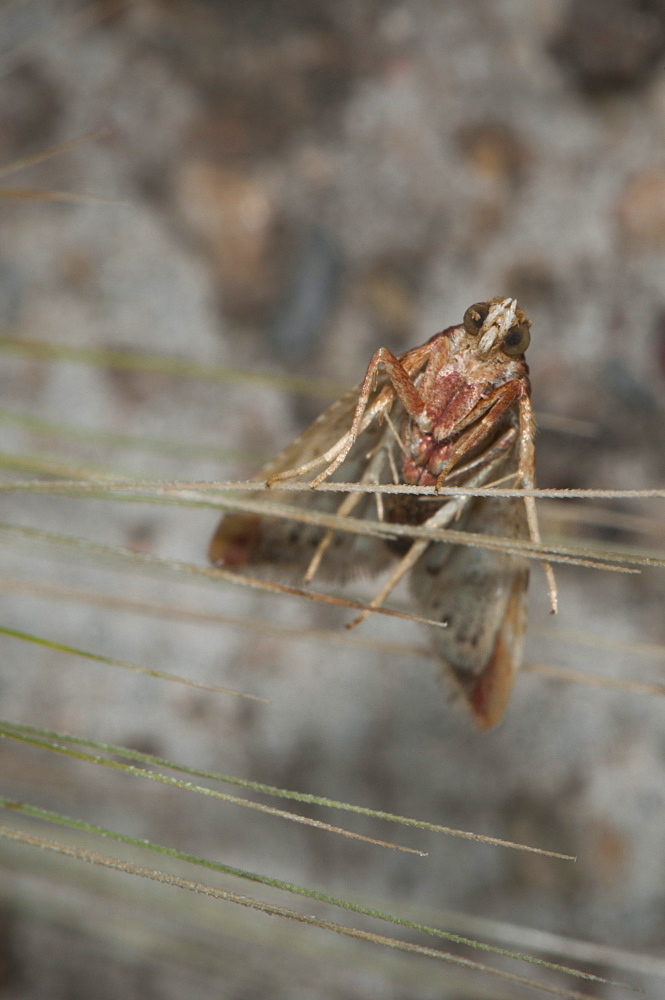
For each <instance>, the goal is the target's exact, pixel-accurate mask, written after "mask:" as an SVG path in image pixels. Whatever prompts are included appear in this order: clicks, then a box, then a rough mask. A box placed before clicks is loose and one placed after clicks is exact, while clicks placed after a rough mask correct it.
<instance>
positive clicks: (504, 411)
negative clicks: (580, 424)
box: [209, 297, 556, 730]
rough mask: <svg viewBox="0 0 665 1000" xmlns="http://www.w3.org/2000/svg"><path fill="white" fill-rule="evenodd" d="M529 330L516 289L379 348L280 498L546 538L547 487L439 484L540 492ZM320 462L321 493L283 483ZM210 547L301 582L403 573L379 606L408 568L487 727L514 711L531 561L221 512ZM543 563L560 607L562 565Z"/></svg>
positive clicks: (301, 446)
mask: <svg viewBox="0 0 665 1000" xmlns="http://www.w3.org/2000/svg"><path fill="white" fill-rule="evenodd" d="M530 328H531V321H530V320H529V319H528V317H527V316H526V314H525V313H524V312H523V311H522V310H521V309H520V308H519V307H518V305H517V303H516V301H515V300H514V299H511V298H501V297H497V298H493V299H490V300H489V301H487V302H478V303H476V304H475V305H472V306H470V307H469V308H468V309H467V310H466V312H465V314H464V318H463V321H462V323H460V324H459V325H457V326H450V327H448V328H447V329H445V330H443V331H441V332H440V333H436V334H435V335H434V336H433V337H431V338H430V339H429V340H428V341H427V342H426V343H425V344H423V345H422V346H420V347H415V348H413V349H412V350H410V351H407V352H406V353H404V354H401V355H399V356H396V355H394V354H392V353H391V352H390V351H389V350H387V349H386V348H384V347H381V348H379V350H378V351H377V352H376V353H375V354H374V356H373V357H372V359H371V361H370V363H369V366H368V368H367V372H366V374H365V377H364V379H363V381H362V383H361V384H360V386H358V387H356V388H355V389H353V390H351V391H350V392H348V393H346V394H345V395H344V396H342V398H341V399H340V400H338V401H337V402H336V403H334V404H333V405H332V406H331V407H330V408H329V409H328V410H326V411H325V413H323V414H322V415H321V416H320V417H319V418H318V419H317V420H315V421H314V423H313V424H312V425H311V427H309V429H308V430H306V431H305V432H304V433H303V434H302V435H301V436H300V437H299V438H297V440H296V441H294V442H293V444H291V445H289V446H288V447H287V448H286V449H285V450H284V451H282V452H281V453H280V454H279V455H278V456H277V458H275V459H274V460H273V461H272V462H270V463H269V464H268V465H267V466H266V467H265V468H264V469H263V470H262V471H261V473H260V474H259V476H258V477H257V478H258V479H265V481H266V485H267V486H268V487H271V488H272V489H271V499H274V500H275V501H278V502H281V503H286V504H290V505H291V506H293V505H294V504H295V505H297V506H300V507H302V508H303V509H306V510H308V511H311V510H316V511H318V512H322V513H336V514H338V515H344V516H345V517H346V518H347V519H352V518H363V519H369V520H372V521H378V522H380V523H381V524H382V525H385V526H386V527H389V526H390V525H391V524H392V525H397V524H400V525H409V526H421V525H422V526H426V527H428V528H429V527H431V528H439V529H440V528H448V529H452V530H461V531H465V532H477V533H480V534H481V535H482V534H486V535H492V536H500V537H502V538H504V539H509V540H519V539H528V538H530V539H531V540H532V541H534V542H539V541H540V535H539V530H538V522H537V518H536V510H535V501H534V499H533V498H532V497H523V498H522V497H512V498H503V497H493V496H484V497H473V496H468V495H467V496H454V495H453V496H451V495H445V496H444V495H441V496H437V495H436V490H437V489H440V488H441V487H442V486H446V487H455V486H459V487H465V488H478V487H486V486H489V485H496V484H498V483H500V484H502V485H505V486H508V487H514V488H517V489H521V488H524V489H530V488H532V487H533V485H534V432H535V421H534V417H533V411H532V407H531V399H530V385H529V369H528V367H527V364H526V361H525V360H524V352H525V351H526V349H527V347H528V346H529V342H530ZM313 473H317V474H316V476H315V477H314V478H313V479H311V482H310V485H311V487H312V491H311V492H309V491H307V492H290V493H289V492H287V491H284V490H282V491H279V490H276V489H275V486H276V484H278V483H279V482H283V481H286V480H291V479H306V480H308V479H309V477H310V476H311V475H312V474H313ZM326 480H330V481H332V482H335V481H337V482H349V483H350V482H357V483H368V484H372V483H381V484H387V483H395V484H409V485H412V486H429V487H432V486H433V487H435V490H434V491H432V490H430V491H429V495H427V496H418V495H417V494H416V495H414V494H412V493H411V494H390V493H383V494H378V493H374V494H373V493H371V492H366V493H347V494H343V493H334V492H329V491H326V492H320V491H319V492H317V487H318V486H320V485H321V484H322V483H323V482H324V481H326ZM252 496H253V497H255V494H252ZM209 557H210V560H211V562H212V563H213V564H214V565H216V566H224V567H227V568H236V569H240V568H250V569H260V568H261V567H263V568H264V569H265V568H272V570H273V572H274V573H275V574H276V575H277V576H278V578H279V579H288V580H293V579H294V578H295V579H299V581H300V582H301V583H302V582H303V581H304V582H305V583H308V582H310V581H311V580H312V579H313V578H314V576H315V575H317V576H321V577H324V578H328V579H331V580H336V581H338V582H344V581H345V580H348V579H349V578H351V577H352V576H355V575H357V574H358V573H360V572H364V573H368V574H376V573H378V572H380V571H382V570H386V569H388V568H392V572H391V574H390V576H389V578H388V580H387V582H386V583H385V584H384V586H383V587H382V588H381V590H380V592H379V593H378V594H377V595H376V597H375V598H374V600H373V601H372V602H371V604H370V607H379V606H381V605H382V604H383V602H384V600H385V599H386V597H387V596H388V594H389V593H390V592H391V590H392V589H393V588H394V587H395V585H396V584H397V582H398V581H399V580H400V579H402V577H404V576H408V580H409V586H410V590H411V595H412V599H413V604H414V608H413V610H414V613H416V614H418V615H419V616H422V617H425V618H427V619H428V620H430V621H435V622H437V623H441V625H439V626H438V627H434V626H432V625H430V626H424V627H426V628H428V630H429V631H430V633H431V641H432V645H433V648H434V650H435V652H436V654H437V655H438V657H439V658H440V659H441V661H442V662H443V663H444V664H445V665H446V667H447V668H448V670H449V672H450V675H451V676H452V678H453V680H454V682H455V684H456V686H457V688H458V689H459V691H460V692H461V693H462V696H463V699H464V701H465V702H466V704H467V705H468V707H469V709H470V711H471V714H472V717H473V719H474V720H475V722H476V724H477V726H478V727H479V728H480V729H483V730H484V729H488V728H490V727H491V726H494V725H495V724H496V723H498V722H499V721H500V719H501V718H502V716H503V714H504V711H505V708H506V705H507V703H508V700H509V697H510V693H511V690H512V687H513V682H514V679H515V674H516V672H517V670H518V668H519V666H520V663H521V660H522V651H523V643H524V631H525V618H526V592H527V584H528V577H529V569H528V561H527V559H526V558H525V557H524V556H521V555H519V554H518V553H515V552H514V551H512V552H510V551H506V550H505V549H503V550H502V549H497V548H494V549H493V548H482V547H477V546H470V545H467V544H450V543H447V542H443V541H432V540H430V539H427V538H424V537H419V538H416V539H414V538H412V537H411V538H409V537H399V536H398V537H376V536H369V535H363V534H357V533H351V532H349V531H341V530H335V529H332V528H329V527H328V528H327V527H322V526H321V525H319V524H313V523H302V522H299V521H289V520H286V519H284V518H278V517H269V516H263V515H261V516H259V515H256V514H252V513H238V514H227V515H225V516H224V517H223V518H222V520H221V521H220V523H219V525H218V527H217V530H216V532H215V534H214V536H213V538H212V541H211V543H210V548H209ZM544 566H545V570H546V573H547V574H548V579H549V584H550V600H551V604H552V610H553V611H555V610H556V589H555V584H554V580H553V575H552V571H551V568H550V567H549V565H548V564H544ZM367 613H368V612H367ZM361 617H365V615H363V616H361Z"/></svg>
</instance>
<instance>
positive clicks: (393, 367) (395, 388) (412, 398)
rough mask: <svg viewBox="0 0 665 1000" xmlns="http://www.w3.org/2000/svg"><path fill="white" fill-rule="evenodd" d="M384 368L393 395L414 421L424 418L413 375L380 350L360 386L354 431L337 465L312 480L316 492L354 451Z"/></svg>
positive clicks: (341, 451)
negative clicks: (380, 371)
mask: <svg viewBox="0 0 665 1000" xmlns="http://www.w3.org/2000/svg"><path fill="white" fill-rule="evenodd" d="M381 368H383V369H384V370H385V373H386V375H387V376H388V379H389V381H390V386H391V387H392V392H393V394H394V395H396V396H397V397H398V398H399V400H400V402H401V403H402V405H403V407H404V409H405V410H406V412H407V414H408V415H409V416H410V417H411V419H412V420H416V421H417V420H418V418H419V417H421V416H422V415H423V414H424V412H425V405H426V404H425V401H424V400H423V398H422V397H421V395H420V393H419V392H418V390H417V389H416V387H415V386H414V384H413V382H412V381H411V379H412V376H411V374H410V372H409V371H407V369H406V368H405V367H404V365H403V364H402V362H401V361H400V359H399V358H397V357H395V355H394V354H393V353H392V351H389V350H388V348H387V347H380V348H379V349H378V351H377V352H376V354H374V356H373V357H372V360H371V361H370V363H369V365H368V367H367V371H366V373H365V377H364V379H363V381H362V384H361V386H360V392H359V393H358V404H357V406H356V410H355V413H354V415H353V422H352V423H351V427H350V429H349V431H348V434H347V435H346V441H345V443H344V446H343V447H342V448H341V450H340V451H339V453H338V454H337V456H336V457H335V459H334V461H332V462H331V463H330V465H329V466H328V468H327V469H324V471H323V472H321V473H319V475H318V476H317V477H316V479H313V480H312V483H311V485H312V487H313V488H316V487H317V486H320V485H321V483H322V482H324V481H325V480H326V479H327V478H328V477H329V476H331V475H332V474H333V472H334V471H335V469H338V468H339V466H340V465H341V464H342V462H343V461H344V459H345V458H346V456H347V455H348V454H349V452H350V451H351V448H352V447H353V445H354V442H355V440H356V438H357V437H358V434H359V433H360V430H361V426H362V423H363V417H364V415H365V410H366V409H367V404H368V402H369V398H370V396H371V394H372V391H373V389H374V383H375V381H376V377H377V375H378V373H379V369H381ZM387 408H388V407H387V406H384V407H383V409H387Z"/></svg>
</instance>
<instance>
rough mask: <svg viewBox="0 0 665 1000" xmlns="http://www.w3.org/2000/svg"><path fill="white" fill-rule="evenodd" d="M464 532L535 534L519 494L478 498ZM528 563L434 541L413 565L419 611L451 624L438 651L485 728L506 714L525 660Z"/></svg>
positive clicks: (439, 637)
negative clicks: (513, 688) (530, 531)
mask: <svg viewBox="0 0 665 1000" xmlns="http://www.w3.org/2000/svg"><path fill="white" fill-rule="evenodd" d="M459 527H460V529H463V530H467V531H477V532H480V533H487V534H489V533H491V534H492V535H498V536H501V537H505V538H526V537H528V532H527V524H526V514H525V510H524V503H523V501H522V500H520V499H519V498H517V499H503V498H489V497H483V498H478V499H476V500H475V501H473V503H472V504H471V505H470V506H469V508H467V513H466V515H465V516H463V518H462V520H461V522H460V524H459ZM528 578H529V567H528V561H527V560H526V559H524V558H522V557H520V556H516V555H512V554H510V553H507V552H503V551H500V550H496V549H482V548H476V547H471V546H466V545H446V544H444V543H434V544H432V545H431V546H430V547H429V548H428V549H427V551H426V552H425V553H424V554H423V556H422V558H421V559H420V561H419V562H418V564H417V565H416V567H415V568H414V571H413V574H412V578H411V589H412V592H413V594H414V597H415V598H416V601H417V604H418V609H419V613H422V614H423V615H424V616H426V617H428V618H433V619H435V620H438V621H441V622H445V623H446V627H445V628H443V629H441V628H438V629H436V630H435V631H433V636H432V641H433V646H434V649H435V651H436V652H437V653H438V655H439V656H440V657H441V659H442V660H443V661H444V663H445V665H446V666H447V667H448V669H449V670H450V672H451V674H452V677H453V679H454V680H455V682H456V684H457V686H458V688H459V690H460V691H461V693H462V695H463V697H464V699H465V701H466V702H467V704H468V706H469V708H470V710H471V712H472V714H473V717H474V720H475V722H476V724H477V725H478V728H479V729H489V728H491V727H492V726H494V725H496V724H497V723H498V722H499V721H500V720H501V718H502V716H503V714H504V711H505V709H506V705H507V703H508V700H509V698H510V693H511V690H512V687H513V683H514V680H515V675H516V672H517V670H518V669H519V667H520V665H521V662H522V652H523V643H524V628H525V619H526V590H527V583H528Z"/></svg>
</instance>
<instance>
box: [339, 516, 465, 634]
mask: <svg viewBox="0 0 665 1000" xmlns="http://www.w3.org/2000/svg"><path fill="white" fill-rule="evenodd" d="M467 502H468V497H455V498H454V499H452V500H451V502H450V503H447V504H446V505H445V507H441V508H440V509H439V510H438V511H437V512H436V513H435V514H433V515H432V517H430V518H429V520H427V521H425V525H424V527H430V528H434V527H436V528H445V527H446V525H447V524H450V523H451V521H454V520H455V518H456V517H457V516H458V514H459V513H460V512H461V510H462V508H463V507H464V506H465V505H466V503H467ZM429 544H430V540H429V538H419V539H417V540H416V541H415V542H414V543H413V545H412V546H411V548H410V549H409V551H408V552H407V553H406V555H404V556H402V558H401V559H400V561H399V563H398V564H397V566H396V567H395V569H394V570H393V571H392V573H391V574H390V577H389V579H388V580H387V581H386V582H385V583H384V585H383V587H381V590H380V591H379V593H378V594H377V595H376V597H373V598H372V600H371V601H370V602H369V604H368V605H367V607H366V609H365V610H364V611H363V612H361V613H360V614H359V615H358V617H357V618H354V619H353V621H352V622H349V623H348V625H347V626H346V627H347V628H355V626H356V625H360V623H361V622H364V621H365V619H366V618H368V617H369V615H370V614H371V612H372V611H373V609H374V608H380V607H381V605H382V604H383V602H384V601H385V599H386V597H387V596H388V594H390V592H391V591H392V590H394V589H395V587H396V586H397V584H398V583H399V581H400V580H401V579H402V577H403V576H405V575H406V574H407V573H408V572H409V570H411V569H413V567H414V566H415V564H416V563H417V562H418V560H419V559H420V557H421V555H422V554H423V552H424V551H425V549H427V547H428V546H429Z"/></svg>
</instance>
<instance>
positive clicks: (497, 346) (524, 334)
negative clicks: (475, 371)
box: [463, 296, 531, 357]
mask: <svg viewBox="0 0 665 1000" xmlns="http://www.w3.org/2000/svg"><path fill="white" fill-rule="evenodd" d="M463 324H464V329H465V330H466V332H467V333H468V334H470V335H471V336H472V337H474V338H475V337H477V338H478V343H477V350H478V352H479V354H481V355H489V354H490V353H494V352H495V351H496V350H498V351H501V352H502V353H503V354H505V355H507V356H508V357H516V356H518V355H520V354H524V352H525V351H526V349H527V347H528V346H529V343H530V341H531V332H530V331H531V320H530V319H529V318H528V316H527V315H526V313H525V312H523V310H522V309H520V308H519V307H518V305H517V302H516V301H515V299H503V298H501V297H500V296H497V298H494V299H489V301H487V302H476V303H475V305H472V306H469V308H468V309H467V311H466V312H465V313H464V320H463Z"/></svg>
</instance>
